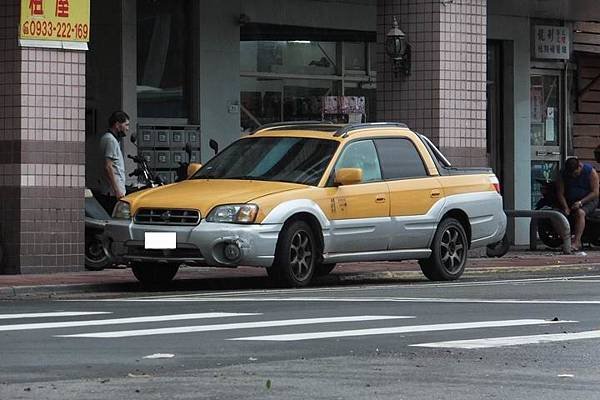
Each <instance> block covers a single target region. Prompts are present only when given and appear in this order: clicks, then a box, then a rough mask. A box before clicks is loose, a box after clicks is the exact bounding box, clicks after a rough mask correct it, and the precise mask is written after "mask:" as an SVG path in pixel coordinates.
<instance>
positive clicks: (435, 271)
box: [419, 218, 469, 281]
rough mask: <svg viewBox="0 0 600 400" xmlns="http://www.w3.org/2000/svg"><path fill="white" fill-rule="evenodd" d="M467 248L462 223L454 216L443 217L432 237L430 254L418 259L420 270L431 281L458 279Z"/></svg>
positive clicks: (463, 265)
mask: <svg viewBox="0 0 600 400" xmlns="http://www.w3.org/2000/svg"><path fill="white" fill-rule="evenodd" d="M468 250H469V246H468V242H467V235H466V233H465V229H464V228H463V226H462V224H461V223H460V222H459V221H457V220H456V219H454V218H445V219H444V220H442V222H440V225H439V226H438V229H437V231H436V232H435V236H434V237H433V244H432V245H431V256H429V258H427V259H424V260H420V261H419V265H420V266H421V271H423V274H424V275H425V276H426V277H427V278H428V279H430V280H432V281H451V280H455V279H458V278H460V276H461V275H462V273H463V272H464V270H465V265H466V263H467V252H468Z"/></svg>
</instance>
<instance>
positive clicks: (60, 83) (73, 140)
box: [0, 0, 85, 274]
mask: <svg viewBox="0 0 600 400" xmlns="http://www.w3.org/2000/svg"><path fill="white" fill-rule="evenodd" d="M19 6H20V1H19V0H5V1H3V2H2V4H0V204H1V205H2V206H1V207H0V235H1V237H0V240H1V241H2V243H3V244H4V247H5V250H6V258H5V260H4V261H3V262H2V264H1V265H0V273H4V274H7V273H42V272H62V271H75V270H81V269H82V268H83V251H84V250H83V247H84V226H83V218H84V201H83V189H84V184H85V182H84V164H85V160H84V157H85V144H84V143H85V142H84V141H85V133H84V131H85V126H84V125H85V53H84V52H79V51H65V50H59V49H39V48H26V47H19V46H18V23H19Z"/></svg>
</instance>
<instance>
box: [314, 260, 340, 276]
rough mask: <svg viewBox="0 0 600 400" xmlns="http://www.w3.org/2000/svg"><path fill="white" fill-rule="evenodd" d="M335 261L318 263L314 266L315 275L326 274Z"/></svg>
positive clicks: (331, 268)
mask: <svg viewBox="0 0 600 400" xmlns="http://www.w3.org/2000/svg"><path fill="white" fill-rule="evenodd" d="M336 265H337V264H336V263H329V264H323V263H318V264H317V265H316V267H315V274H314V275H315V276H325V275H328V274H329V273H330V272H331V271H333V269H334V268H335V266H336Z"/></svg>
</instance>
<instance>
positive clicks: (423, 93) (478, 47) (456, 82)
mask: <svg viewBox="0 0 600 400" xmlns="http://www.w3.org/2000/svg"><path fill="white" fill-rule="evenodd" d="M394 17H396V18H397V19H398V23H399V25H400V29H401V30H402V31H403V32H404V33H405V34H406V35H407V39H408V41H409V43H410V44H411V46H412V63H411V64H412V65H411V75H410V76H401V75H399V76H397V77H396V76H394V73H393V72H392V63H391V62H390V59H389V57H388V56H387V55H386V54H385V47H384V43H385V37H386V33H387V32H388V31H389V30H390V29H391V28H392V26H393V18H394ZM486 23H487V21H486V0H464V1H460V2H457V1H452V0H445V1H440V0H378V2H377V116H378V119H379V120H381V121H401V122H405V123H407V124H408V126H409V127H411V128H412V129H414V130H417V131H419V132H420V133H423V134H425V135H427V136H428V137H429V138H431V139H432V140H433V141H434V143H436V144H437V145H438V146H439V147H440V149H441V150H442V151H443V152H444V153H445V154H446V156H447V157H448V158H449V159H450V160H451V161H452V162H453V163H455V164H456V165H459V166H486V165H487V164H488V162H487V156H486V131H485V129H486V128H485V126H486Z"/></svg>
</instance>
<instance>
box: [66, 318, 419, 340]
mask: <svg viewBox="0 0 600 400" xmlns="http://www.w3.org/2000/svg"><path fill="white" fill-rule="evenodd" d="M406 318H414V317H413V316H403V315H358V316H352V317H329V318H304V319H283V320H275V321H257V322H240V323H231V324H217V325H197V326H181V327H173V328H157V329H139V330H130V331H114V332H95V333H79V334H74V335H56V337H85V338H123V337H131V336H149V335H166V334H173V333H190V332H209V331H225V330H233V329H249V328H272V327H281V326H297V325H312V324H327V323H336V322H361V321H381V320H390V319H406Z"/></svg>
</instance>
